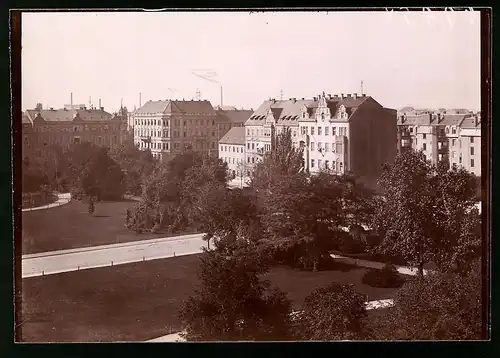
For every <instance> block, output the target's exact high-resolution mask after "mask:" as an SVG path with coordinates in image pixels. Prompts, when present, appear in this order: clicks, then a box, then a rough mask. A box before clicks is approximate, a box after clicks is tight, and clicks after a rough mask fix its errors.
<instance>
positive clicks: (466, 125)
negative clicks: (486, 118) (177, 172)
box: [460, 116, 481, 129]
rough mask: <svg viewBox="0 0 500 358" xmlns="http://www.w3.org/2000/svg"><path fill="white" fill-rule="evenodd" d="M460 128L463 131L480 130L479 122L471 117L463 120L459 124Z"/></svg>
mask: <svg viewBox="0 0 500 358" xmlns="http://www.w3.org/2000/svg"><path fill="white" fill-rule="evenodd" d="M460 128H463V129H481V121H480V120H478V119H476V118H475V117H473V116H469V117H467V118H464V120H463V121H462V123H460Z"/></svg>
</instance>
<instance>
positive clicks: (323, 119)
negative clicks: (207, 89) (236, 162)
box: [245, 93, 397, 182]
mask: <svg viewBox="0 0 500 358" xmlns="http://www.w3.org/2000/svg"><path fill="white" fill-rule="evenodd" d="M396 119H397V118H396V111H395V110H392V109H388V108H384V107H383V106H381V105H380V104H379V103H378V102H377V101H375V100H374V99H373V98H372V97H370V96H366V95H361V96H358V95H357V94H353V95H352V96H351V94H347V95H345V96H344V95H343V94H342V95H340V96H339V95H334V96H331V95H325V94H324V93H323V94H322V95H319V96H317V97H314V98H313V99H304V98H302V99H300V100H297V99H295V98H291V99H289V100H287V101H277V100H274V99H271V100H268V101H265V102H264V103H263V104H262V105H261V106H260V107H259V108H258V109H257V110H256V111H255V112H254V113H253V114H252V115H251V116H250V118H249V119H248V120H247V122H246V123H245V151H246V154H245V158H246V163H247V164H248V165H253V164H255V163H256V162H258V161H259V160H260V158H261V157H262V154H263V153H265V152H266V151H268V150H270V149H271V137H272V136H274V135H275V134H276V133H279V132H280V131H281V130H282V128H283V127H288V128H290V129H291V131H292V139H293V142H294V144H295V145H303V146H304V149H305V150H304V159H305V166H306V169H307V170H309V171H311V172H313V173H314V172H317V171H319V170H322V169H329V170H333V171H334V172H337V173H345V172H347V171H349V172H352V173H353V174H355V175H357V176H359V177H360V178H362V179H366V181H367V182H372V181H373V180H374V179H375V178H376V177H377V176H378V174H379V172H380V169H381V166H382V164H383V163H385V162H387V161H391V160H392V159H393V157H394V156H395V155H396V139H397V127H396Z"/></svg>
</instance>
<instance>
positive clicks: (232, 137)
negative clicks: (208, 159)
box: [219, 127, 247, 177]
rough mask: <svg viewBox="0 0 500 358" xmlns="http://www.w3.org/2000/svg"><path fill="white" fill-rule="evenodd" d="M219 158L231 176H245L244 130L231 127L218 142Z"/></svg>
mask: <svg viewBox="0 0 500 358" xmlns="http://www.w3.org/2000/svg"><path fill="white" fill-rule="evenodd" d="M219 158H220V159H222V160H223V161H224V162H226V163H227V166H228V170H229V173H230V174H231V175H232V176H233V177H236V176H246V175H247V171H246V168H247V166H246V165H245V128H244V127H233V128H231V129H230V130H229V132H227V133H226V134H225V135H224V137H222V138H221V140H220V141H219Z"/></svg>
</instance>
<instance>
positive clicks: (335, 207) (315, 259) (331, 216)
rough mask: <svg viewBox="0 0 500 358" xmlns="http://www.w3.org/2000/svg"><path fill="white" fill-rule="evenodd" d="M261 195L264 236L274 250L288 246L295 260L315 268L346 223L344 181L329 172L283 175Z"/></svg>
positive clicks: (338, 238)
mask: <svg viewBox="0 0 500 358" xmlns="http://www.w3.org/2000/svg"><path fill="white" fill-rule="evenodd" d="M269 189H270V191H271V192H272V194H271V195H263V198H262V199H261V204H262V209H261V214H260V215H261V221H262V224H263V227H264V235H263V239H264V240H265V241H267V242H268V244H270V245H271V246H273V247H275V248H276V249H277V250H287V249H291V250H292V251H293V252H294V256H295V260H294V261H297V260H298V259H301V260H302V262H303V264H304V266H309V265H312V267H313V270H317V269H318V265H319V260H320V258H321V257H322V256H323V255H324V254H327V253H328V250H329V249H331V248H333V247H332V246H335V243H336V242H337V244H338V241H339V240H340V237H341V235H342V232H343V231H342V227H344V226H345V225H346V222H347V216H346V212H345V211H344V210H343V195H344V193H345V181H344V178H343V177H339V176H336V175H333V174H329V173H325V172H322V173H319V174H318V175H314V176H311V175H308V174H306V173H303V172H302V173H296V174H294V175H288V176H283V177H282V178H281V180H280V182H279V183H271V184H270V186H269Z"/></svg>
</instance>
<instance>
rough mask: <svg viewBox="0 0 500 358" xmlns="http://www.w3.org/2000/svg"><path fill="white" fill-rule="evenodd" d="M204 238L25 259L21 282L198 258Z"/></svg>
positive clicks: (183, 237)
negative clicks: (137, 263)
mask: <svg viewBox="0 0 500 358" xmlns="http://www.w3.org/2000/svg"><path fill="white" fill-rule="evenodd" d="M202 246H207V243H206V242H205V241H204V240H203V234H191V235H181V236H173V237H167V238H161V239H151V240H141V241H132V242H126V243H121V244H111V245H99V246H93V247H84V248H78V249H70V250H58V251H50V252H42V253H37V254H29V255H23V256H22V278H25V277H34V276H43V275H52V274H57V273H62V272H69V271H79V270H85V269H91V268H96V267H106V266H115V265H123V264H128V263H133V262H140V261H149V260H156V259H164V258H168V257H173V256H182V255H191V254H197V253H200V252H201V251H202Z"/></svg>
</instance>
